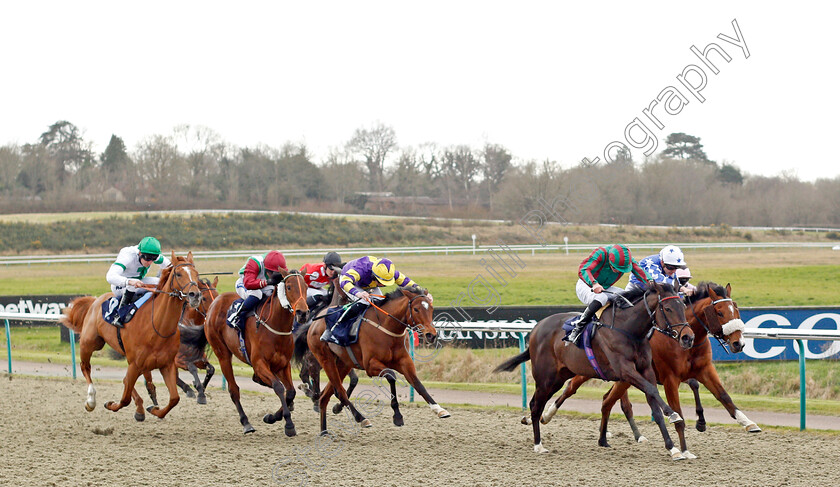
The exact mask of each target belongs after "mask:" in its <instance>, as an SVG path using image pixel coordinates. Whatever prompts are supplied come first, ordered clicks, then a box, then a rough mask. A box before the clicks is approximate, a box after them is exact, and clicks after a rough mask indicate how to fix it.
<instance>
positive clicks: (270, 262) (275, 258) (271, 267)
mask: <svg viewBox="0 0 840 487" xmlns="http://www.w3.org/2000/svg"><path fill="white" fill-rule="evenodd" d="M263 266H265V270H267V271H272V272H279V271H280V269H283V271H288V270H289V269H287V268H286V257H284V256H283V253H282V252H279V251H277V250H272V251H271V252H269V253H267V254H265V259H263Z"/></svg>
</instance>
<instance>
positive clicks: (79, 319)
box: [58, 296, 96, 333]
mask: <svg viewBox="0 0 840 487" xmlns="http://www.w3.org/2000/svg"><path fill="white" fill-rule="evenodd" d="M94 301H96V297H95V296H81V297H78V298H76V299H74V300H73V301H71V302H70V306H68V307H66V308H64V309H63V310H62V311H61V312H62V315H61V318H59V319H58V322H59V323H61V324H62V325H64V326H66V327H67V328H69V329H71V330H73V331H74V332H76V333H81V332H82V325H83V324H84V323H85V316H87V312H88V310H89V309H90V306H91V305H92V304H93V302H94Z"/></svg>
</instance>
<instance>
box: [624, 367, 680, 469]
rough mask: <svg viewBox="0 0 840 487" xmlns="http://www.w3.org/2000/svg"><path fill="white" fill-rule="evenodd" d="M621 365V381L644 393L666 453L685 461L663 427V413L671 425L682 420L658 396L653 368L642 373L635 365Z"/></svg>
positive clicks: (672, 457) (648, 368) (674, 458)
mask: <svg viewBox="0 0 840 487" xmlns="http://www.w3.org/2000/svg"><path fill="white" fill-rule="evenodd" d="M622 365H624V367H622V370H621V371H620V372H621V373H620V376H621V378H622V380H624V381H626V382H629V383H630V384H631V385H632V386H633V387H636V388H637V389H639V390H641V391H642V392H644V393H645V399H647V403H648V405H649V406H650V411H651V414H652V415H653V420H654V421H656V424H657V426H659V432H660V433H661V434H662V439H663V440H665V449H666V450H668V453H669V454H670V455H671V459H672V460H685V457H684V456H682V453H681V452H680V450H679V449H678V448H676V447H674V442H673V440H671V435H669V434H668V428H667V427H666V426H665V420H664V419H663V411H664V413H665V414H666V415H668V416H669V419H670V420H671V422H672V423H673V422H676V421H677V420H679V421H682V418H681V417H680V416H679V415H677V414H676V413H675V412H674V411H673V410H672V409H671V407H670V406H668V404H667V403H666V402H665V401H663V400H662V397H661V396H660V395H659V390H658V389H657V388H656V385H655V382H656V374H655V373H654V372H653V368H652V367H647V368H645V369H644V371H641V370H636V367H635V365H633V364H630V363H627V364H622Z"/></svg>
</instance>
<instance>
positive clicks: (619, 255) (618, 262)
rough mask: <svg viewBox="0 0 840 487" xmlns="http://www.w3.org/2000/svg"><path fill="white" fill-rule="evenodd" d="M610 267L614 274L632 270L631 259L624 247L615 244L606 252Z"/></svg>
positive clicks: (628, 251)
mask: <svg viewBox="0 0 840 487" xmlns="http://www.w3.org/2000/svg"><path fill="white" fill-rule="evenodd" d="M607 259H608V260H609V262H610V267H612V268H613V270H615V271H616V272H621V273H626V272H630V271H631V270H633V257H632V256H631V255H630V250H629V249H628V248H627V247H625V246H624V245H619V244H615V245H613V246H612V247H610V249H609V250H608V251H607Z"/></svg>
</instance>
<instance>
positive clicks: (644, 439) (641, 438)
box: [636, 435, 648, 443]
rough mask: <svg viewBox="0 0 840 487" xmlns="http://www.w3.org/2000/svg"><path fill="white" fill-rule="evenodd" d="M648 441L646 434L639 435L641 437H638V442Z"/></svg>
mask: <svg viewBox="0 0 840 487" xmlns="http://www.w3.org/2000/svg"><path fill="white" fill-rule="evenodd" d="M647 441H648V439H647V438H645V437H644V435H639V437H638V438H636V443H647Z"/></svg>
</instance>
